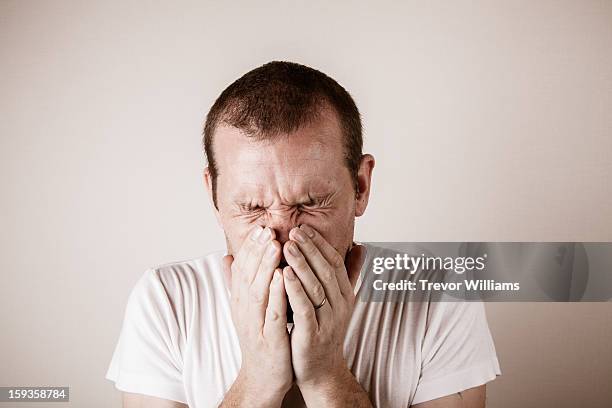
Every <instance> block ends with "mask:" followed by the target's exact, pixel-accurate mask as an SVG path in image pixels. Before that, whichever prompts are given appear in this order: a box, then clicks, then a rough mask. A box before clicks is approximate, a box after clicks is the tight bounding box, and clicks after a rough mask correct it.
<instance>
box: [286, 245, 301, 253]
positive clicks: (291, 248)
mask: <svg viewBox="0 0 612 408" xmlns="http://www.w3.org/2000/svg"><path fill="white" fill-rule="evenodd" d="M287 249H288V250H289V253H290V254H291V255H293V256H298V255H299V254H300V253H299V250H298V247H297V244H296V243H295V242H289V245H288V248H287Z"/></svg>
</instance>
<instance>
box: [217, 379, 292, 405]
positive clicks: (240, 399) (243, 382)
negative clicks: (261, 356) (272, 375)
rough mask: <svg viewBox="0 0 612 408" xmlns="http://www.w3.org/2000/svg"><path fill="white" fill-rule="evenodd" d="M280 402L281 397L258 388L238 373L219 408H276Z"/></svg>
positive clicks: (281, 400)
mask: <svg viewBox="0 0 612 408" xmlns="http://www.w3.org/2000/svg"><path fill="white" fill-rule="evenodd" d="M282 402H283V395H280V394H279V393H274V392H271V390H269V389H266V388H265V387H264V388H262V387H258V386H256V385H254V384H252V383H251V382H249V381H248V379H247V378H246V376H244V375H242V374H240V373H239V374H238V377H237V378H236V380H235V381H234V384H232V386H231V388H230V389H229V391H228V392H227V393H226V394H225V397H224V398H223V402H222V403H221V405H219V408H239V407H245V408H246V407H248V408H260V407H261V408H277V407H280V406H281V403H282Z"/></svg>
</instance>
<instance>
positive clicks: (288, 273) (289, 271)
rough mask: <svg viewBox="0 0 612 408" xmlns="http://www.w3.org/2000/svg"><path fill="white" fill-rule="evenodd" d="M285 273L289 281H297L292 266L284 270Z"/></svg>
mask: <svg viewBox="0 0 612 408" xmlns="http://www.w3.org/2000/svg"><path fill="white" fill-rule="evenodd" d="M283 273H284V274H285V276H286V277H287V279H289V280H294V279H295V273H294V272H293V268H291V267H290V266H289V267H287V268H285V269H284V270H283Z"/></svg>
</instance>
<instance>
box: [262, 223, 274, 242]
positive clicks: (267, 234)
mask: <svg viewBox="0 0 612 408" xmlns="http://www.w3.org/2000/svg"><path fill="white" fill-rule="evenodd" d="M271 236H272V231H270V228H268V227H266V228H264V230H263V232H262V233H261V235H260V236H259V242H260V243H261V244H265V243H266V242H268V240H269V239H270V237H271Z"/></svg>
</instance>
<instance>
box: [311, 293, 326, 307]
mask: <svg viewBox="0 0 612 408" xmlns="http://www.w3.org/2000/svg"><path fill="white" fill-rule="evenodd" d="M325 302H327V296H325V297H324V298H323V301H322V302H321V303H320V304H319V305H318V306H315V307H314V308H315V310H317V309H320V308H322V307H323V305H324V304H325Z"/></svg>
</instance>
